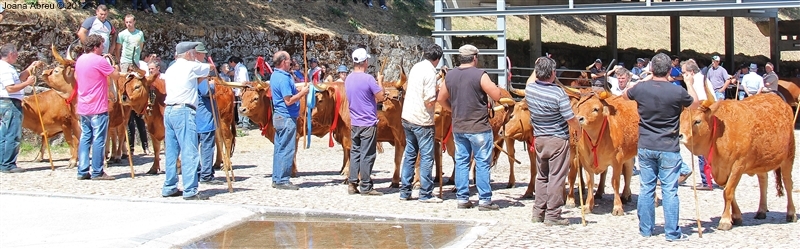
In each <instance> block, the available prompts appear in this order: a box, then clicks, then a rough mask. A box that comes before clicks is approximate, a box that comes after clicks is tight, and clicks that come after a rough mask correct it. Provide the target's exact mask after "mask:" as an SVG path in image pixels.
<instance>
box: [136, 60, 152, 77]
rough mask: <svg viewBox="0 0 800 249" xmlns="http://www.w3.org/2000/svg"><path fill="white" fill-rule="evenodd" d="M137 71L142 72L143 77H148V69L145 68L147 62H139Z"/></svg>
mask: <svg viewBox="0 0 800 249" xmlns="http://www.w3.org/2000/svg"><path fill="white" fill-rule="evenodd" d="M138 66H139V70H144V76H150V67H148V66H147V62H144V61H139V65H138Z"/></svg>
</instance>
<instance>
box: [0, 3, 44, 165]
mask: <svg viewBox="0 0 800 249" xmlns="http://www.w3.org/2000/svg"><path fill="white" fill-rule="evenodd" d="M0 8H2V7H0ZM17 57H19V53H17V48H16V47H14V45H13V44H6V45H3V46H2V47H0V87H1V88H0V120H2V122H0V172H3V173H21V172H25V169H23V168H18V167H17V155H18V154H19V145H20V143H19V141H20V138H22V98H23V97H24V93H23V90H24V89H25V87H26V86H29V85H31V84H33V83H34V82H36V76H34V75H31V70H32V69H33V68H35V67H36V66H38V65H39V64H41V62H39V61H34V62H33V63H31V65H30V66H28V68H26V69H25V71H23V72H22V73H17V70H16V69H15V68H14V66H12V65H11V64H13V63H16V62H17ZM22 79H24V80H25V81H22ZM45 108H46V107H45Z"/></svg>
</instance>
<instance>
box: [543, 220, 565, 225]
mask: <svg viewBox="0 0 800 249" xmlns="http://www.w3.org/2000/svg"><path fill="white" fill-rule="evenodd" d="M544 225H546V226H567V225H569V220H568V219H564V218H560V219H555V220H544Z"/></svg>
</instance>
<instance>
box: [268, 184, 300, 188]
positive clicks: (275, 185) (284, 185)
mask: <svg viewBox="0 0 800 249" xmlns="http://www.w3.org/2000/svg"><path fill="white" fill-rule="evenodd" d="M272 187H273V188H276V189H282V190H299V189H300V187H298V186H297V185H294V184H291V183H284V184H272Z"/></svg>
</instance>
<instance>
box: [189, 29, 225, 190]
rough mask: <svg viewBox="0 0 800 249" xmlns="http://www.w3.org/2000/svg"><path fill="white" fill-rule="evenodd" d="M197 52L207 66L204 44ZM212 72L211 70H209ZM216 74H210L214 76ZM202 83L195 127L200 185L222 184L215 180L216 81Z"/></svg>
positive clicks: (199, 59) (199, 88)
mask: <svg viewBox="0 0 800 249" xmlns="http://www.w3.org/2000/svg"><path fill="white" fill-rule="evenodd" d="M194 50H195V51H196V52H197V58H196V59H197V62H199V63H202V64H207V63H208V61H207V60H206V55H208V50H206V47H205V45H203V43H200V44H197V46H196V47H195V48H194ZM209 71H210V70H209ZM213 73H214V72H209V74H213ZM200 79H202V80H201V81H200V83H199V84H198V85H197V93H198V97H199V98H200V99H199V100H198V101H197V112H196V114H195V125H196V126H197V140H198V142H199V143H200V155H199V158H200V159H199V162H200V164H198V165H197V169H198V173H199V174H198V175H199V176H200V179H199V180H198V181H199V182H200V183H204V184H222V183H223V182H222V181H220V180H217V179H214V167H212V166H214V165H213V162H214V161H213V159H214V139H216V138H215V136H214V131H216V124H215V123H214V114H213V111H214V109H216V106H212V105H211V98H213V97H214V90H215V87H214V81H213V80H211V81H209V80H208V78H205V77H202V78H200Z"/></svg>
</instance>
